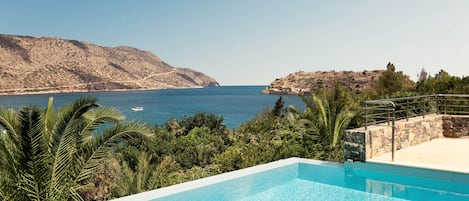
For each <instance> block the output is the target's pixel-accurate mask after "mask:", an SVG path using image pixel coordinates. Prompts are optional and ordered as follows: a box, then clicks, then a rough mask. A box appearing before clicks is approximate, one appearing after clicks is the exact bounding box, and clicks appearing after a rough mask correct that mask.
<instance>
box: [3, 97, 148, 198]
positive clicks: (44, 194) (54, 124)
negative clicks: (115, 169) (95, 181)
mask: <svg viewBox="0 0 469 201" xmlns="http://www.w3.org/2000/svg"><path fill="white" fill-rule="evenodd" d="M123 119H124V117H123V115H122V114H120V113H119V112H118V111H117V110H116V109H114V108H109V107H99V105H98V104H97V100H96V99H95V98H80V99H78V100H77V101H75V102H74V103H73V104H69V105H67V106H64V107H62V108H60V109H59V110H55V109H54V108H53V106H52V98H50V99H49V103H48V106H47V107H46V108H45V109H44V110H41V109H40V108H39V107H38V106H23V107H21V108H19V109H18V110H17V111H15V110H13V109H7V108H4V107H0V200H82V198H81V197H80V195H79V194H78V191H79V190H80V189H81V188H82V187H84V186H85V184H86V182H87V180H88V179H89V178H90V177H91V176H92V175H93V173H94V171H95V170H96V168H97V166H98V165H99V164H100V163H101V162H102V161H103V159H105V158H106V157H107V156H108V155H109V154H110V153H111V152H112V150H113V147H114V146H115V145H116V144H118V143H121V142H125V141H126V140H127V139H130V138H135V137H143V138H147V137H150V136H151V134H152V132H151V130H150V128H148V126H146V125H143V124H139V123H136V122H132V121H125V120H123Z"/></svg>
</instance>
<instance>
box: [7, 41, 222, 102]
mask: <svg viewBox="0 0 469 201" xmlns="http://www.w3.org/2000/svg"><path fill="white" fill-rule="evenodd" d="M206 86H219V85H218V83H217V81H215V80H214V79H213V78H211V77H209V76H207V75H205V74H203V73H200V72H196V71H194V70H191V69H186V68H175V67H173V66H171V65H169V64H167V63H165V62H164V61H162V60H161V59H160V58H158V57H157V56H156V55H154V54H153V53H151V52H148V51H142V50H138V49H135V48H132V47H113V48H109V47H101V46H98V45H94V44H90V43H87V42H82V41H76V40H64V39H59V38H54V37H29V36H13V35H1V34H0V93H3V94H17V93H47V92H70V91H106V90H125V89H162V88H193V87H194V88H195V87H206Z"/></svg>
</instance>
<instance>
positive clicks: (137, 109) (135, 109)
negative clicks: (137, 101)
mask: <svg viewBox="0 0 469 201" xmlns="http://www.w3.org/2000/svg"><path fill="white" fill-rule="evenodd" d="M130 109H131V110H132V111H135V112H137V111H142V110H143V107H133V108H130Z"/></svg>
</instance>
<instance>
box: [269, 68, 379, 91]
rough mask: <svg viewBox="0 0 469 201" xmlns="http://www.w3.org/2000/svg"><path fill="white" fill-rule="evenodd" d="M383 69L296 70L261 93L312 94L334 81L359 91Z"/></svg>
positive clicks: (376, 78) (332, 83) (330, 85)
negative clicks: (359, 70)
mask: <svg viewBox="0 0 469 201" xmlns="http://www.w3.org/2000/svg"><path fill="white" fill-rule="evenodd" d="M383 72H384V70H373V71H363V72H353V71H337V72H336V71H317V72H303V71H300V72H296V73H292V74H289V75H288V76H286V77H282V78H278V79H276V80H275V81H273V82H272V83H271V84H270V85H269V86H268V87H267V88H266V89H265V90H263V93H266V94H293V95H303V94H312V93H314V91H316V90H317V89H318V88H321V87H324V88H331V87H332V86H333V85H334V83H335V81H339V83H340V84H341V85H342V86H344V87H347V88H349V89H350V90H352V91H354V92H361V91H363V90H364V89H365V88H367V87H368V86H369V85H370V84H372V83H373V82H374V81H376V80H378V78H379V77H380V76H381V74H382V73H383Z"/></svg>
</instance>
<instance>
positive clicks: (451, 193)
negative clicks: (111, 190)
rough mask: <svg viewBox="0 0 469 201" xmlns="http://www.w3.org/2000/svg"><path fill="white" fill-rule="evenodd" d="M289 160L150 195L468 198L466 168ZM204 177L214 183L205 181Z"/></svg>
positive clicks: (168, 200)
mask: <svg viewBox="0 0 469 201" xmlns="http://www.w3.org/2000/svg"><path fill="white" fill-rule="evenodd" d="M285 161H286V162H285ZM285 161H281V162H278V163H277V162H274V163H272V164H273V165H264V166H262V167H260V169H261V170H258V169H256V167H253V168H250V169H248V170H241V171H239V172H236V171H235V172H231V173H227V174H223V175H218V176H215V177H213V178H209V179H202V180H200V181H194V182H192V183H191V182H189V183H186V184H182V185H179V186H178V185H176V187H175V188H174V187H169V188H165V189H161V190H156V191H153V192H147V193H146V194H147V196H150V197H151V196H153V198H151V199H148V200H153V201H174V200H188V201H192V200H194V201H196V200H197V201H200V200H220V201H222V200H239V201H254V200H263V201H264V200H271V201H276V200H360V201H361V200H438V201H440V200H445V201H456V200H461V201H462V200H466V201H467V200H469V175H468V174H464V173H454V172H444V171H437V170H428V169H418V168H410V167H400V166H392V165H383V164H373V163H366V164H363V163H346V164H345V165H343V164H338V163H327V162H319V161H312V160H305V159H297V158H294V159H286V160H285ZM235 175H238V177H236V176H235ZM225 179H226V180H225ZM204 180H207V181H208V183H209V184H207V185H201V183H204ZM194 186H195V187H194ZM185 189H189V190H185ZM176 191H178V193H173V192H176ZM163 194H164V195H163ZM156 197H158V198H156ZM134 198H135V199H138V198H137V197H134ZM141 198H142V199H144V198H143V197H141ZM128 200H132V198H130V197H129V199H128ZM139 200H141V199H139Z"/></svg>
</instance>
